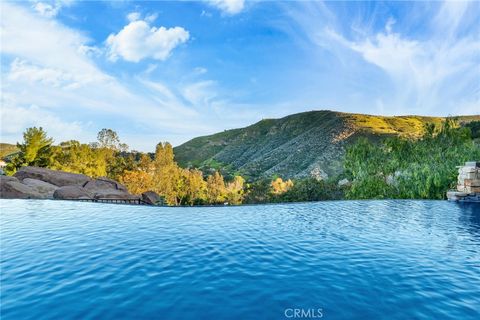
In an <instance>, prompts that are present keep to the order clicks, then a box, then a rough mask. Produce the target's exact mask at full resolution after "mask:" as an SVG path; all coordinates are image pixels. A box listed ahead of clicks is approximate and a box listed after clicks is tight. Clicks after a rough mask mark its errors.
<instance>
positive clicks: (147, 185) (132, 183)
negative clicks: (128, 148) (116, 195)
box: [119, 170, 154, 194]
mask: <svg viewBox="0 0 480 320" xmlns="http://www.w3.org/2000/svg"><path fill="white" fill-rule="evenodd" d="M119 180H120V182H121V183H123V184H124V185H125V187H127V189H128V191H130V192H131V193H133V194H142V193H143V192H146V191H150V190H153V188H154V187H153V177H152V175H151V174H149V173H147V172H145V171H141V170H135V171H128V170H127V171H125V172H124V173H123V175H122V176H120V179H119Z"/></svg>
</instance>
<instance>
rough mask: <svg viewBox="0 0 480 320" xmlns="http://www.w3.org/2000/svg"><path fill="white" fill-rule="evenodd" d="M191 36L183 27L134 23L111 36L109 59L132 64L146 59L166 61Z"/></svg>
mask: <svg viewBox="0 0 480 320" xmlns="http://www.w3.org/2000/svg"><path fill="white" fill-rule="evenodd" d="M189 37H190V35H189V33H188V31H186V30H185V29H184V28H182V27H173V28H168V29H167V28H165V27H160V28H156V27H150V26H149V24H148V22H146V21H143V20H138V21H133V22H130V23H129V24H128V25H126V26H125V27H124V28H123V29H122V30H121V31H120V32H119V33H117V34H111V35H110V36H109V37H108V39H107V46H108V47H109V57H110V59H111V60H113V61H115V60H116V59H118V57H119V56H120V57H122V58H123V59H125V60H127V61H131V62H139V61H140V60H142V59H145V58H153V59H156V60H165V59H167V58H168V56H169V55H170V53H171V51H172V50H173V49H174V48H175V47H176V46H178V45H179V44H181V43H184V42H186V41H187V40H188V39H189Z"/></svg>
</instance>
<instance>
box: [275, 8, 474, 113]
mask: <svg viewBox="0 0 480 320" xmlns="http://www.w3.org/2000/svg"><path fill="white" fill-rule="evenodd" d="M437 4H438V3H437ZM474 6H476V7H477V11H476V12H478V3H471V2H461V3H457V2H444V3H439V4H438V8H437V12H436V14H435V11H433V12H434V14H433V17H432V19H431V21H429V22H427V23H426V24H425V26H424V27H423V29H422V31H421V32H412V31H411V26H412V25H415V26H417V25H418V24H419V23H425V22H424V21H416V19H419V17H423V15H424V14H428V15H430V16H431V15H432V9H433V8H432V7H431V6H428V9H425V8H422V7H421V6H420V5H418V7H415V5H414V7H413V8H412V9H411V10H412V11H419V10H426V11H423V12H417V14H416V15H415V16H414V17H410V18H409V19H410V20H408V19H405V20H402V21H401V22H400V23H398V22H397V21H395V20H394V19H393V18H389V19H387V21H384V25H385V27H384V28H383V29H382V30H379V31H372V25H374V24H375V23H377V22H378V21H376V19H378V16H376V15H373V16H372V17H369V16H365V15H361V16H360V17H358V18H356V17H353V18H352V19H351V20H352V24H351V25H350V26H347V28H345V23H344V22H343V21H339V17H338V16H336V15H335V13H334V12H332V11H331V10H330V9H329V8H327V7H326V6H324V5H323V4H322V3H317V2H315V3H311V2H308V3H302V4H300V5H299V6H295V7H294V8H293V9H292V8H290V7H286V10H287V13H288V14H289V15H290V16H291V18H292V21H293V22H294V26H295V27H298V28H292V27H290V28H288V27H284V26H283V25H282V26H281V27H283V28H284V29H285V31H286V32H288V33H289V34H291V35H292V38H293V39H295V40H296V41H298V42H299V43H300V45H302V46H304V48H305V50H308V51H309V52H315V54H316V55H318V63H319V64H322V63H324V62H323V61H324V60H325V58H326V57H329V56H333V57H334V58H335V60H336V61H333V62H334V63H338V65H337V66H336V70H337V72H338V74H342V72H344V73H343V74H342V77H343V78H344V79H348V81H349V82H351V83H354V85H351V86H350V87H346V86H345V90H346V91H347V92H348V94H351V95H352V96H353V95H358V96H361V97H362V99H363V101H362V100H360V99H354V100H353V101H352V102H349V101H348V100H346V101H347V102H348V103H353V104H357V105H351V106H350V108H351V109H357V110H358V111H357V112H361V111H362V110H361V109H359V108H361V106H362V105H372V104H374V103H373V102H375V103H376V106H377V112H380V113H384V114H397V115H398V114H423V115H448V114H465V113H469V112H471V111H472V110H473V109H474V108H472V106H475V105H476V106H477V111H476V112H475V113H477V114H478V105H480V96H479V95H478V92H480V87H479V84H480V83H479V81H478V79H479V68H478V63H479V56H478V52H479V51H480V41H479V40H480V38H479V36H478V35H479V33H478V32H467V31H468V30H469V29H470V30H475V28H476V30H478V20H476V19H475V18H476V17H478V14H477V15H476V16H475V14H472V12H475V8H474ZM348 27H350V29H348ZM417 28H418V27H417ZM394 30H395V31H394ZM403 30H406V31H407V32H408V33H403V32H402V31H403ZM359 58H360V59H359ZM345 82H346V81H343V82H342V83H345ZM347 83H348V82H347ZM337 100H339V101H341V99H337ZM342 107H344V106H342Z"/></svg>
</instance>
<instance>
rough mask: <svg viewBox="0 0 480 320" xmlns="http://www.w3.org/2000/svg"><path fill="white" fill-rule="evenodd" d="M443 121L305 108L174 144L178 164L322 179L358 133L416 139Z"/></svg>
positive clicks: (463, 119) (334, 170)
mask: <svg viewBox="0 0 480 320" xmlns="http://www.w3.org/2000/svg"><path fill="white" fill-rule="evenodd" d="M455 118H457V119H458V121H459V123H461V124H462V123H468V122H471V121H480V115H471V116H458V117H455ZM444 120H445V117H429V116H416V115H406V116H376V115H365V114H359V113H346V112H337V111H330V110H319V111H306V112H301V113H296V114H292V115H288V116H285V117H282V118H278V119H263V120H261V121H258V122H256V123H254V124H252V125H249V126H246V127H244V128H237V129H231V130H225V131H223V132H218V133H215V134H212V135H207V136H201V137H197V138H194V139H192V140H190V141H187V142H185V143H184V144H182V145H180V146H177V147H175V148H174V152H175V159H176V160H177V162H178V163H179V164H180V165H181V166H184V167H199V168H203V169H205V168H214V169H222V170H223V171H227V172H229V173H232V174H233V173H234V174H241V175H243V176H245V177H247V178H252V179H257V178H261V177H264V178H269V177H272V176H275V175H278V176H281V177H282V178H301V177H308V176H313V177H317V178H326V177H329V176H332V175H337V174H339V173H341V172H342V159H343V155H344V154H345V147H346V146H347V145H349V144H351V143H354V142H355V141H356V140H357V139H358V138H360V137H366V138H367V139H369V140H372V141H378V140H380V139H383V138H386V137H389V136H403V137H407V138H413V139H415V138H418V137H420V136H421V135H422V134H423V133H424V127H425V124H427V123H434V124H435V125H437V126H438V125H440V124H441V123H442V122H443V121H444Z"/></svg>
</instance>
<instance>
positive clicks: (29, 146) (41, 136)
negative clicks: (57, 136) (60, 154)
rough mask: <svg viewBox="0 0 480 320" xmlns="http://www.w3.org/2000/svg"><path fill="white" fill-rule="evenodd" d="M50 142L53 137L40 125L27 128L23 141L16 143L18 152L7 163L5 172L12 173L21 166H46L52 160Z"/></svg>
mask: <svg viewBox="0 0 480 320" xmlns="http://www.w3.org/2000/svg"><path fill="white" fill-rule="evenodd" d="M52 143H53V139H52V138H49V137H48V136H47V133H46V132H45V131H44V130H43V128H42V127H39V128H37V127H32V128H27V129H26V130H25V132H24V133H23V142H22V143H17V147H18V149H20V152H19V153H18V154H17V155H16V156H15V157H14V158H13V159H12V161H11V162H10V163H9V164H8V166H7V168H6V171H7V173H9V174H13V173H15V171H17V169H19V168H20V167H22V166H37V167H48V166H49V165H50V163H51V161H52Z"/></svg>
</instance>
